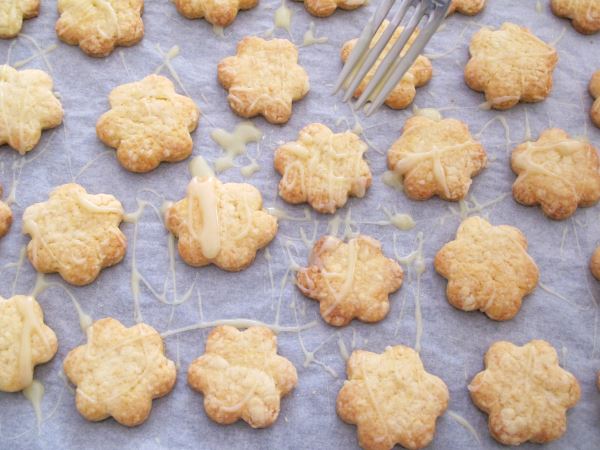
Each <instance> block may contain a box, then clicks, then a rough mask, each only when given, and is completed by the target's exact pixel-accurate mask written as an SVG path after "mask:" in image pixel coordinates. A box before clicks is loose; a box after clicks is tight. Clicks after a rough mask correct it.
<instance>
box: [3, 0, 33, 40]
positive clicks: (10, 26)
mask: <svg viewBox="0 0 600 450" xmlns="http://www.w3.org/2000/svg"><path fill="white" fill-rule="evenodd" d="M39 12H40V0H2V1H1V2H0V39H9V38H13V37H15V36H16V35H17V34H19V32H20V31H21V27H22V26H23V19H31V18H32V17H37V15H38V14H39Z"/></svg>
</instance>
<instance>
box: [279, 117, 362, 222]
mask: <svg viewBox="0 0 600 450" xmlns="http://www.w3.org/2000/svg"><path fill="white" fill-rule="evenodd" d="M367 148H368V147H367V144H365V143H364V142H363V141H362V140H361V139H360V137H358V135H356V134H355V133H352V132H350V131H346V132H343V133H333V132H332V131H331V130H330V129H329V128H327V127H326V126H325V125H322V124H320V123H313V124H310V125H307V126H306V127H304V128H303V129H302V130H300V133H299V134H298V140H297V141H293V142H288V143H286V144H284V145H282V146H281V147H279V148H278V149H277V150H276V151H275V159H274V165H275V170H277V172H279V173H280V174H281V176H282V178H281V180H280V181H279V195H280V196H281V198H283V199H284V200H285V201H286V202H288V203H292V204H298V203H305V202H306V203H308V204H309V205H310V206H312V207H313V208H314V209H315V210H316V211H318V212H320V213H330V214H331V213H334V212H335V211H336V209H337V208H341V207H342V206H344V205H345V204H346V202H347V201H348V197H349V196H352V197H359V198H362V197H364V195H365V193H366V191H367V189H368V188H369V186H371V181H372V177H371V170H370V169H369V165H368V164H367V162H366V161H365V159H364V153H365V152H366V151H367Z"/></svg>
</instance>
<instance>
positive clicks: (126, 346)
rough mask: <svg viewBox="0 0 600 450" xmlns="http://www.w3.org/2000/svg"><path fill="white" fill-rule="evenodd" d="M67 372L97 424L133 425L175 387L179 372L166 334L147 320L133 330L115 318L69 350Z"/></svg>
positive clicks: (81, 410)
mask: <svg viewBox="0 0 600 450" xmlns="http://www.w3.org/2000/svg"><path fill="white" fill-rule="evenodd" d="M63 368H64V371H65V375H67V377H68V378H69V381H70V382H71V383H73V384H74V385H75V386H76V387H77V389H76V393H75V403H76V406H77V410H78V411H79V413H80V414H81V415H82V416H83V417H85V418H86V419H87V420H91V421H94V422H97V421H100V420H104V419H107V418H108V417H113V418H114V419H115V420H116V421H117V422H119V423H120V424H122V425H125V426H128V427H133V426H136V425H139V424H141V423H143V422H144V421H145V420H146V419H147V418H148V416H149V415H150V410H151V409H152V400H153V399H155V398H159V397H162V396H164V395H167V394H168V393H169V392H171V390H172V389H173V386H174V385H175V380H176V378H177V371H176V369H175V364H174V363H173V361H171V360H169V359H167V357H166V356H165V349H164V344H163V341H162V338H161V337H160V334H158V332H157V331H156V330H155V329H154V328H152V327H151V326H150V325H146V324H145V323H139V324H137V325H135V326H133V327H131V328H126V327H124V326H123V325H122V324H121V322H119V321H118V320H115V319H112V318H110V317H109V318H106V319H101V320H98V321H96V322H94V324H93V325H92V326H91V327H90V328H89V329H88V332H87V343H86V344H84V345H80V346H79V347H76V348H74V349H73V350H71V351H70V352H69V354H68V355H67V357H66V358H65V361H64V363H63Z"/></svg>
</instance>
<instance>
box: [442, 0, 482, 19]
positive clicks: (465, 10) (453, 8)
mask: <svg viewBox="0 0 600 450" xmlns="http://www.w3.org/2000/svg"><path fill="white" fill-rule="evenodd" d="M484 7H485V0H452V2H451V3H450V9H448V15H450V14H454V13H455V12H458V13H460V14H464V15H466V16H474V15H476V14H479V13H480V12H481V11H482V10H483V8H484Z"/></svg>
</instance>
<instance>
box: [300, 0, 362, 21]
mask: <svg viewBox="0 0 600 450" xmlns="http://www.w3.org/2000/svg"><path fill="white" fill-rule="evenodd" d="M300 1H302V0H300ZM368 2H369V0H304V7H305V8H306V10H307V11H308V12H309V13H311V14H312V15H313V16H316V17H328V16H330V15H332V14H333V13H334V12H335V10H336V9H338V8H340V9H345V10H347V11H351V10H353V9H356V8H360V7H361V6H363V5H366V4H367V3H368Z"/></svg>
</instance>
